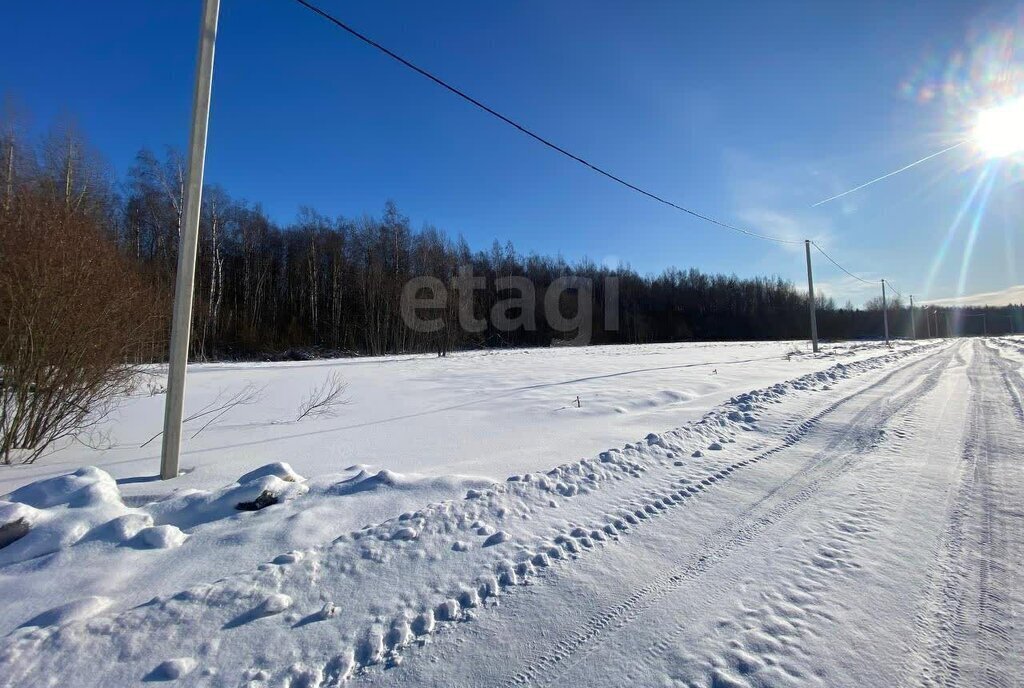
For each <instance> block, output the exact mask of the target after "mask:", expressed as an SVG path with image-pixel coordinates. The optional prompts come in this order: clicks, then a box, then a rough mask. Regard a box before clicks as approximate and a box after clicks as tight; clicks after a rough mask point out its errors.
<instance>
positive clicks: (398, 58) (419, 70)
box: [295, 0, 803, 244]
mask: <svg viewBox="0 0 1024 688" xmlns="http://www.w3.org/2000/svg"><path fill="white" fill-rule="evenodd" d="M295 2H297V3H298V4H300V5H302V6H303V7H305V8H306V9H308V10H309V11H310V12H313V13H314V14H316V15H318V16H320V17H322V18H323V19H326V20H327V21H329V22H331V23H332V24H334V25H335V26H336V27H338V28H339V29H341V30H343V31H346V32H347V33H349V34H350V35H352V36H354V37H355V38H358V39H359V40H360V41H362V42H363V43H366V44H367V45H369V46H371V47H373V48H376V49H377V50H379V51H380V52H382V53H384V54H385V55H387V56H388V57H390V58H391V59H393V60H395V61H397V62H399V63H401V64H402V65H404V66H406V67H408V68H409V69H411V70H413V71H414V72H416V73H417V74H419V75H421V76H424V77H426V78H427V79H430V80H431V81H433V82H434V83H435V84H437V85H438V86H440V87H441V88H444V89H445V90H447V91H449V92H451V93H453V94H455V95H456V96H458V97H459V98H462V99H463V100H465V101H466V102H468V103H470V104H471V105H473V106H475V107H477V108H479V109H481V110H483V111H484V112H486V113H487V114H489V115H492V116H493V117H496V118H497V119H499V120H501V121H502V122H504V123H505V124H508V125H510V126H512V127H514V128H516V129H518V130H519V131H520V132H522V133H523V134H526V135H527V136H529V137H530V138H532V139H534V140H535V141H537V142H539V143H541V144H543V145H545V146H547V147H548V148H550V149H551V150H554V151H556V152H558V153H561V154H562V155H564V156H566V157H567V158H570V159H571V160H574V161H576V162H578V163H579V164H581V165H583V166H585V167H589V168H590V169H591V170H593V171H594V172H597V173H598V174H600V175H603V176H605V177H607V178H608V179H611V180H612V181H614V182H617V183H619V184H621V185H622V186H625V187H626V188H628V189H632V190H633V191H636V192H637V193H640V194H643V195H644V196H647V197H648V198H651V199H653V200H655V201H657V202H659V203H662V204H664V205H667V206H669V207H671V208H675V209H676V210H680V211H682V212H684V213H686V214H688V215H691V216H693V217H695V218H697V219H699V220H703V221H705V222H709V223H711V224H713V225H717V226H719V227H722V228H724V229H730V230H732V231H734V232H739V233H740V234H745V235H747V236H750V237H754V238H756V239H764V240H766V241H775V242H778V243H780V244H799V243H802V242H803V239H785V238H782V237H777V236H771V235H769V234H762V233H759V232H754V231H752V230H749V229H745V228H743V227H737V226H736V225H733V224H729V223H728V222H723V221H722V220H717V219H715V218H713V217H711V216H709V215H705V214H703V213H700V212H698V211H696V210H691V209H690V208H686V207H684V206H681V205H679V204H677V203H673V202H672V201H669V200H667V199H665V198H662V197H661V196H658V195H657V194H655V193H652V192H650V191H647V190H645V189H642V188H640V187H639V186H637V185H636V184H633V183H631V182H628V181H626V180H625V179H623V178H622V177H619V176H617V175H615V174H612V173H611V172H609V171H607V170H605V169H603V168H601V167H598V166H597V165H594V164H593V163H590V162H587V161H586V160H584V159H583V158H581V157H580V156H578V155H576V154H575V153H571V152H569V151H568V150H566V149H565V148H563V147H561V146H559V145H557V144H555V143H553V142H551V141H549V140H548V139H546V138H544V137H543V136H541V135H540V134H537V133H535V132H533V131H531V130H530V129H527V128H526V127H525V126H523V125H522V124H519V123H518V122H516V121H515V120H513V119H511V118H509V117H506V116H505V115H503V114H501V113H500V112H498V111H497V110H495V109H493V108H491V107H489V106H487V105H485V104H484V103H482V102H480V101H479V100H477V99H476V98H474V97H473V96H471V95H469V94H468V93H466V92H464V91H462V90H460V89H458V88H456V87H455V86H452V85H451V84H449V83H448V82H446V81H444V80H443V79H441V78H440V77H438V76H435V75H433V74H431V73H430V72H428V71H427V70H425V69H423V68H422V67H418V66H417V65H415V64H413V63H412V62H410V61H409V60H407V59H405V58H404V57H402V56H401V55H399V54H397V53H395V52H394V51H392V50H389V49H388V48H386V47H384V46H383V45H381V44H380V43H378V42H377V41H375V40H373V39H372V38H370V37H369V36H366V35H364V34H362V33H360V32H359V31H357V30H355V29H353V28H352V27H351V26H349V25H348V24H346V23H344V22H343V21H341V20H340V19H338V18H337V17H335V16H333V15H331V14H329V13H328V12H326V11H325V10H323V9H321V8H319V7H317V6H316V5H314V4H312V3H310V2H307V0H295Z"/></svg>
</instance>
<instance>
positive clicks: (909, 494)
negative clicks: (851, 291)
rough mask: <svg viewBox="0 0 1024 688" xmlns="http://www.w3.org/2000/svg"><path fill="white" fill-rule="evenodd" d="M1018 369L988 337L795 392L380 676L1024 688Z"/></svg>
mask: <svg viewBox="0 0 1024 688" xmlns="http://www.w3.org/2000/svg"><path fill="white" fill-rule="evenodd" d="M1019 368H1020V366H1019V363H1010V362H1009V361H1007V360H1006V359H1004V358H1002V357H1001V356H1000V355H999V354H998V353H997V352H996V351H995V350H994V349H993V348H991V347H990V346H987V345H986V344H984V343H982V342H980V341H974V342H970V341H968V342H962V343H958V344H955V345H953V346H949V347H943V348H941V349H939V350H937V351H935V352H933V353H931V354H930V355H928V356H925V357H922V358H920V359H916V360H913V361H912V362H910V363H909V364H906V365H901V366H899V367H898V368H896V369H895V370H893V371H891V372H889V373H887V374H885V375H883V376H881V377H879V378H878V379H877V380H874V381H872V382H871V383H870V384H867V385H864V386H862V387H861V388H859V389H856V390H855V391H852V392H851V391H849V390H846V389H842V390H840V389H836V390H832V393H825V394H819V395H815V396H813V397H808V398H807V399H805V400H801V403H800V404H788V405H787V408H786V409H785V411H784V412H781V413H780V412H775V413H772V414H770V417H771V418H770V420H769V417H768V415H766V416H765V417H763V418H762V421H761V422H760V423H759V425H760V428H759V429H760V430H761V431H762V432H764V433H765V435H766V436H763V437H758V438H756V439H754V440H753V441H752V442H749V443H745V445H746V446H744V445H740V446H737V447H735V448H731V449H730V451H729V456H728V457H725V456H723V457H722V458H721V460H720V461H719V462H716V463H715V465H713V466H709V467H708V468H707V469H706V473H707V474H708V475H709V477H712V476H717V478H718V479H717V480H716V482H715V483H714V484H713V486H712V487H710V488H709V489H706V490H704V491H703V492H702V493H700V495H699V496H696V497H694V498H690V499H687V500H685V501H684V502H683V503H681V504H680V505H679V506H674V507H673V508H669V509H665V510H664V511H661V512H659V514H658V517H657V518H654V519H651V520H650V521H647V522H645V523H643V524H642V525H640V526H638V527H637V528H635V529H634V531H633V532H632V533H630V535H629V536H628V537H623V538H621V539H620V540H619V541H618V542H616V543H615V544H613V545H607V546H603V547H601V548H599V550H598V551H597V552H594V553H593V554H591V555H589V556H587V557H582V558H581V559H580V560H579V561H576V562H573V564H572V565H570V566H567V567H565V568H564V569H553V570H551V571H550V572H549V573H547V574H546V575H545V576H543V579H542V581H540V582H539V584H538V585H536V586H531V587H525V588H517V589H515V592H514V594H512V595H508V596H507V597H506V599H504V600H503V602H502V607H501V609H500V610H499V611H498V612H496V613H494V614H488V615H483V616H482V617H481V618H480V619H479V622H478V623H473V624H468V625H467V626H466V627H465V628H464V629H461V630H460V631H459V632H456V633H452V634H450V635H448V636H446V637H443V638H442V639H439V641H438V642H437V643H435V644H434V646H433V647H431V648H430V649H429V651H426V652H423V654H424V655H428V656H425V657H424V658H423V659H425V660H427V661H412V662H409V663H408V664H407V665H405V666H403V667H402V668H400V669H397V670H394V671H389V672H383V673H375V674H373V675H372V681H371V682H372V683H375V684H377V683H379V684H384V685H400V684H406V685H408V684H410V683H424V684H433V685H438V684H440V683H446V684H448V685H465V686H471V685H507V686H515V685H567V686H568V685H573V686H575V685H587V686H623V685H644V686H660V685H667V686H668V685H670V686H705V685H708V686H748V685H761V686H785V685H801V686H802V685H821V686H887V685H960V686H1009V685H1019V683H1020V681H1021V676H1022V673H1024V672H1022V670H1024V569H1022V564H1024V511H1022V506H1021V504H1022V497H1024V470H1022V468H1024V467H1022V463H1021V461H1022V458H1024V437H1022V432H1021V431H1022V429H1024V416H1022V409H1021V390H1022V380H1021V376H1020V372H1019ZM800 418H806V419H807V420H804V421H802V422H798V419H800ZM739 457H745V458H743V459H742V461H740V462H738V463H728V462H729V460H730V459H731V458H739ZM762 457H765V458H766V459H767V460H763V461H761V460H760V459H762ZM767 457H770V458H767ZM722 464H727V466H726V468H729V467H735V470H734V471H732V472H729V473H728V474H727V475H726V476H721V475H720V470H719V471H716V470H715V469H720V468H721V466H722ZM637 503H639V502H637ZM442 677H443V678H442Z"/></svg>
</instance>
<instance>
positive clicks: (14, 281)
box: [0, 190, 165, 464]
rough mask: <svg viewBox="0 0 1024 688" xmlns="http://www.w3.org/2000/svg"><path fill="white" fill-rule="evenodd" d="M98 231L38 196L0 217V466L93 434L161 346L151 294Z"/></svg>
mask: <svg viewBox="0 0 1024 688" xmlns="http://www.w3.org/2000/svg"><path fill="white" fill-rule="evenodd" d="M104 227H105V225H104V222H103V220H102V219H101V218H100V217H98V216H96V215H94V214H90V213H89V212H87V211H84V210H77V209H76V208H75V207H74V206H72V205H70V204H68V203H66V202H65V199H63V198H61V197H60V196H59V195H56V194H52V193H47V192H45V191H41V190H26V191H24V192H19V193H17V194H15V196H14V198H13V199H12V202H11V204H10V206H9V207H7V208H5V209H4V210H3V212H0V464H11V463H32V462H34V461H35V460H36V459H38V458H39V457H40V456H41V455H42V454H43V453H44V452H45V451H46V450H47V448H48V447H51V446H52V445H53V444H54V443H55V442H58V441H59V440H64V439H69V438H74V437H76V436H79V435H82V434H83V433H88V432H89V431H90V430H91V429H93V428H95V427H96V425H97V424H98V423H99V422H100V421H101V420H102V419H103V418H104V417H105V416H106V415H107V414H108V413H109V412H110V411H111V410H112V409H113V408H114V406H115V405H116V402H117V399H118V398H119V397H120V396H121V395H123V394H124V393H125V392H126V391H127V390H128V389H129V387H130V384H131V381H132V379H133V377H134V376H135V373H136V370H137V365H136V364H135V363H134V362H135V361H138V360H140V357H141V352H143V351H152V350H153V347H154V342H158V341H159V340H160V339H161V338H162V333H163V331H164V328H163V326H164V322H165V320H164V318H163V316H162V312H163V309H162V308H161V306H162V303H161V298H160V297H159V294H158V292H157V291H156V290H155V289H154V288H153V287H152V285H151V284H150V283H148V282H147V280H146V279H145V278H144V277H143V276H142V275H141V274H140V273H139V272H138V271H137V270H136V269H135V268H134V267H133V266H131V265H130V264H129V263H128V262H127V261H126V260H125V259H124V257H123V256H122V255H121V254H120V253H119V252H118V250H117V248H116V246H115V244H114V243H113V241H112V240H111V239H110V237H109V236H108V235H107V234H106V233H105V231H104Z"/></svg>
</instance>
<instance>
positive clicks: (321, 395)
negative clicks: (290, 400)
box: [295, 372, 348, 423]
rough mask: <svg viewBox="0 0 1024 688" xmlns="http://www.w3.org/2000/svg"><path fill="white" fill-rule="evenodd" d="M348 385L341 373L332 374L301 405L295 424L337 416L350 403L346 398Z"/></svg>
mask: <svg viewBox="0 0 1024 688" xmlns="http://www.w3.org/2000/svg"><path fill="white" fill-rule="evenodd" d="M347 389H348V385H346V384H345V381H344V380H343V379H342V377H341V374H340V373H337V372H335V373H331V374H330V375H329V376H328V377H327V379H326V380H324V381H323V383H322V384H320V385H319V386H317V387H314V388H313V389H312V390H311V391H310V393H309V396H308V397H306V399H305V400H304V401H303V402H302V403H301V404H300V405H299V412H298V416H296V418H295V422H296V423H297V422H299V421H300V420H302V419H304V418H325V417H327V418H329V417H332V416H336V415H337V414H338V412H339V407H340V406H344V405H345V404H347V403H348V399H346V398H345V391H346V390H347Z"/></svg>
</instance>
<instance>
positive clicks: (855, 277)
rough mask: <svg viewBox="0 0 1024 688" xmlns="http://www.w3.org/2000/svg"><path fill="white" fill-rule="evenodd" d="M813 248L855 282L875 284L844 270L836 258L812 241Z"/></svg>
mask: <svg viewBox="0 0 1024 688" xmlns="http://www.w3.org/2000/svg"><path fill="white" fill-rule="evenodd" d="M811 246H813V247H814V248H816V249H818V253H820V254H821V255H823V256H825V258H827V259H828V261H829V262H830V263H832V264H833V265H835V266H836V267H837V268H839V269H840V270H842V271H843V272H845V273H846V274H847V275H849V276H850V277H852V278H853V279H855V280H857V281H859V282H863V283H864V284H874V282H873V281H871V280H866V279H864V278H863V277H861V276H859V275H855V274H853V273H852V272H850V271H849V270H847V269H846V268H844V267H843V266H842V265H840V264H839V261H837V260H836V259H835V258H833V257H832V256H830V255H829V254H827V253H825V249H823V248H822V247H821V246H818V244H817V242H815V241H811Z"/></svg>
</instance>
